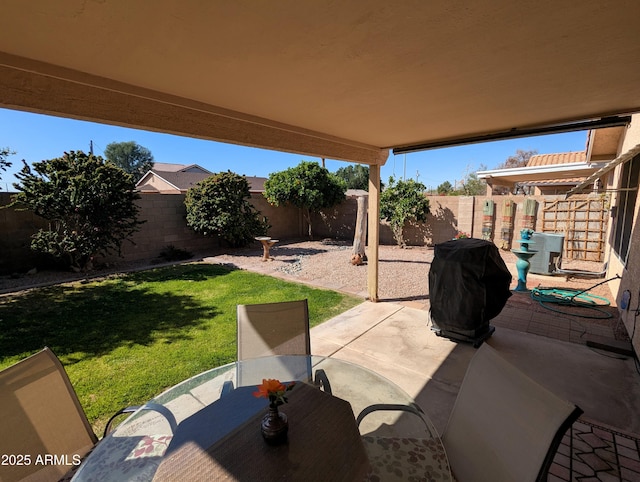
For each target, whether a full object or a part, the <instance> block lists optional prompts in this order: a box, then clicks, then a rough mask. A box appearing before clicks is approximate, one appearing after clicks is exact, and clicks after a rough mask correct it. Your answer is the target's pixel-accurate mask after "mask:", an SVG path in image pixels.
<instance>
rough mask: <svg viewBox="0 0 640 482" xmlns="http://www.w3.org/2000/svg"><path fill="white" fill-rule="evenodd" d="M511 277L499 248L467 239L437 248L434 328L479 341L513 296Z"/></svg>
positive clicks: (433, 277)
mask: <svg viewBox="0 0 640 482" xmlns="http://www.w3.org/2000/svg"><path fill="white" fill-rule="evenodd" d="M510 284H511V273H509V270H508V269H507V266H506V265H505V264H504V261H503V260H502V258H501V257H500V253H499V252H498V248H497V247H496V245H495V244H493V243H491V242H489V241H484V240H482V239H474V238H463V239H457V240H453V241H447V242H445V243H441V244H437V245H436V246H435V252H434V258H433V262H432V263H431V269H430V270H429V300H430V305H431V311H430V315H431V321H432V322H433V323H434V328H437V329H440V330H442V334H443V335H444V336H447V334H448V332H450V333H453V334H457V335H461V336H463V337H468V338H469V339H475V338H478V337H480V336H482V335H483V334H484V333H486V332H487V331H488V330H489V320H491V319H492V318H495V317H496V316H497V315H498V314H500V312H501V311H502V308H504V305H505V304H506V302H507V299H508V298H509V297H510V296H511V291H510V289H509V285H510Z"/></svg>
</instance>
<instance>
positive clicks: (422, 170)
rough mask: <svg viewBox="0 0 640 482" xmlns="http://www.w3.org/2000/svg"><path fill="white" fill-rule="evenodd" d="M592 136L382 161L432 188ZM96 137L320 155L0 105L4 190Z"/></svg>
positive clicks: (178, 156) (172, 146) (221, 153)
mask: <svg viewBox="0 0 640 482" xmlns="http://www.w3.org/2000/svg"><path fill="white" fill-rule="evenodd" d="M586 140H587V133H586V131H582V132H573V133H569V134H555V135H550V136H537V137H530V138H524V139H512V140H508V141H500V142H490V143H482V144H473V145H468V146H460V147H452V148H447V149H435V150H430V151H423V152H417V153H412V154H406V155H404V154H401V155H397V156H394V155H393V154H390V155H389V158H388V159H387V163H386V164H385V165H384V166H383V167H382V180H383V181H385V182H386V181H387V180H388V178H389V176H391V175H395V177H397V178H402V177H406V178H407V179H408V178H413V179H416V177H417V178H418V180H419V181H420V182H422V183H423V184H424V185H425V186H426V187H427V188H428V189H429V188H432V189H435V188H436V187H437V186H438V185H439V184H441V183H443V182H444V181H449V182H450V183H451V184H452V185H453V184H455V182H456V181H457V180H458V181H459V180H461V179H462V178H464V177H465V175H466V174H467V173H468V172H474V171H477V170H478V169H479V167H480V165H482V164H484V165H485V166H486V167H487V168H488V169H493V168H495V167H497V166H498V165H499V164H501V163H502V162H504V161H505V159H507V158H508V157H509V156H510V155H512V154H514V153H515V152H516V150H518V149H522V150H534V149H535V150H537V151H538V152H539V153H540V154H546V153H555V152H567V151H582V150H584V149H585V145H586ZM91 141H93V150H94V153H95V154H97V155H103V153H104V149H105V148H106V147H107V144H109V143H111V142H125V141H135V142H137V143H138V144H140V145H141V146H144V147H146V148H147V149H149V150H150V151H151V153H152V154H153V157H154V159H155V161H156V162H167V163H177V164H199V165H201V166H203V167H204V168H206V169H208V170H210V171H212V172H219V171H226V170H228V169H230V170H232V171H234V172H236V173H238V174H245V175H247V176H263V177H268V176H269V174H270V173H272V172H277V171H281V170H284V169H286V168H288V167H292V166H295V165H296V164H298V163H299V162H300V161H301V160H308V161H313V160H315V161H318V162H320V159H319V158H312V157H308V156H301V155H299V154H288V153H282V152H277V151H269V150H265V149H256V148H251V147H243V146H236V145H233V144H224V143H219V142H213V141H203V140H199V139H192V138H187V137H179V136H173V135H169V134H158V133H155V132H149V131H142V130H135V129H126V128H122V127H115V126H110V125H105V124H95V123H92V122H83V121H77V120H72V119H65V118H61V117H51V116H45V115H42V114H31V113H28V112H21V111H15V110H9V109H0V147H9V148H10V149H11V150H13V151H15V152H16V155H14V156H11V157H9V159H8V160H9V161H11V162H12V163H13V166H12V167H11V168H10V169H9V170H8V171H6V172H2V173H0V177H2V179H1V180H0V190H2V191H7V190H9V191H13V190H14V189H13V188H12V186H11V184H12V183H13V182H15V181H16V179H15V178H14V176H13V174H14V173H15V172H17V171H18V170H19V169H20V168H21V167H22V162H21V160H22V159H25V160H26V161H27V162H28V163H32V162H34V161H41V160H44V159H53V158H56V157H60V156H61V155H62V154H63V153H64V152H65V151H70V150H83V151H85V152H88V151H89V144H90V142H91ZM347 165H348V164H346V163H344V162H341V161H332V160H330V159H327V160H326V167H327V168H328V169H329V170H330V171H332V172H335V171H336V170H337V169H339V168H340V167H344V166H347Z"/></svg>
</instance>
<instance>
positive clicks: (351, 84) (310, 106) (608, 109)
mask: <svg viewBox="0 0 640 482" xmlns="http://www.w3.org/2000/svg"><path fill="white" fill-rule="evenodd" d="M2 17H3V20H4V22H3V28H2V29H0V52H2V53H0V106H3V107H8V108H15V109H21V110H27V111H32V112H40V113H46V114H54V115H61V116H67V117H73V118H79V119H86V120H92V121H98V122H106V123H110V124H116V125H123V126H129V127H137V128H144V129H148V130H154V131H161V132H169V133H174V134H179V135H186V136H193V137H199V138H203V139H212V140H218V141H223V142H230V143H237V144H243V145H251V146H257V147H263V148H269V149H277V150H283V151H288V152H297V153H301V154H308V155H314V156H318V157H327V158H333V159H344V160H354V161H358V162H365V163H369V164H378V165H380V164H383V163H384V162H385V160H386V158H387V156H388V149H390V148H397V147H402V146H407V145H414V144H420V143H426V142H433V141H442V140H451V139H457V138H466V137H471V136H481V135H486V134H491V133H498V132H504V131H508V130H510V129H526V128H536V127H539V126H546V125H551V124H558V123H564V122H573V121H577V120H585V119H597V118H601V117H604V116H609V115H614V114H621V113H629V112H635V111H639V110H640V69H635V68H629V67H630V65H632V62H634V61H635V59H637V58H638V55H639V54H640V36H638V35H637V19H638V18H640V2H633V1H628V0H612V1H609V2H602V1H601V0H584V1H582V2H579V3H575V2H564V1H561V2H558V1H556V0H539V1H537V2H513V1H512V0H478V1H475V2H466V3H464V4H460V3H456V2H450V1H446V0H434V1H429V2H425V1H420V0H413V1H405V2H388V1H386V0H370V1H368V2H326V1H320V0H308V1H302V2H301V1H299V0H280V1H278V2H256V1H253V0H236V1H233V2H222V1H210V2H202V1H196V0H186V1H185V0H140V1H135V2H131V1H129V0H102V1H94V0H56V1H55V2H52V1H50V0H30V1H28V2H25V1H23V0H4V1H3V2H2ZM620 72H624V75H619V74H620ZM572 175H575V173H572Z"/></svg>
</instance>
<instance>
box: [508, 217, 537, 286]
mask: <svg viewBox="0 0 640 482" xmlns="http://www.w3.org/2000/svg"><path fill="white" fill-rule="evenodd" d="M532 234H533V231H532V230H531V229H528V228H525V229H522V230H521V231H520V238H521V239H518V240H517V241H516V243H520V249H512V250H511V252H512V253H513V254H515V255H516V256H517V257H518V259H517V260H516V269H517V270H518V286H516V287H515V288H514V289H513V291H529V290H528V289H527V273H529V268H530V267H531V263H530V262H529V258H531V257H532V256H533V255H534V254H536V253H537V251H533V250H530V249H529V245H530V244H535V242H534V241H531V235H532Z"/></svg>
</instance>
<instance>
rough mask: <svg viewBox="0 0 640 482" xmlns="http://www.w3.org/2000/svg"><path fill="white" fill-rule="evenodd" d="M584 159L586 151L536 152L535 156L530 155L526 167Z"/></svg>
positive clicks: (581, 160)
mask: <svg viewBox="0 0 640 482" xmlns="http://www.w3.org/2000/svg"><path fill="white" fill-rule="evenodd" d="M586 159H587V153H586V152H585V151H576V152H560V153H557V154H536V155H535V156H531V158H530V159H529V162H527V167H534V166H550V165H554V164H568V163H571V162H585V161H586Z"/></svg>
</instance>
